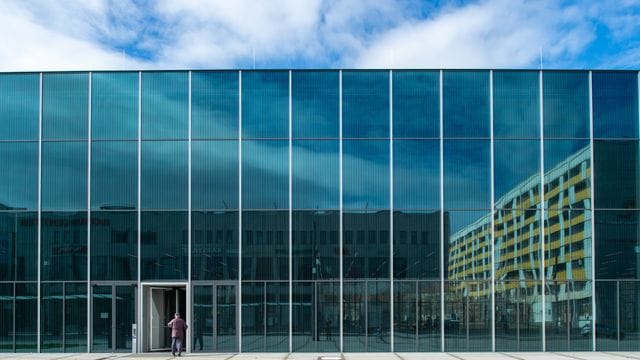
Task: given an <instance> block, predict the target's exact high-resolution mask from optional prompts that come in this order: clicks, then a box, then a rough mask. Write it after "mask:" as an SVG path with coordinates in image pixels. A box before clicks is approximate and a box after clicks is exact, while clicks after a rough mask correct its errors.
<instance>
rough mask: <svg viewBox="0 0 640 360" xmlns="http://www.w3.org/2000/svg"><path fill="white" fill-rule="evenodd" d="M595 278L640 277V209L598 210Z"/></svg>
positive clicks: (596, 215)
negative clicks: (639, 250)
mask: <svg viewBox="0 0 640 360" xmlns="http://www.w3.org/2000/svg"><path fill="white" fill-rule="evenodd" d="M594 216H595V218H594V221H595V242H596V243H595V246H596V247H595V251H596V255H597V256H596V257H595V259H596V279H636V280H637V279H640V266H638V262H639V260H640V259H639V258H638V256H639V254H638V249H640V227H638V224H639V223H640V212H639V211H637V210H596V211H595V214H594Z"/></svg>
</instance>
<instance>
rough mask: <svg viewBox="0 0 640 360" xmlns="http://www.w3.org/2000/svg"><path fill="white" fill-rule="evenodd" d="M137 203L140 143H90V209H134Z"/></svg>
mask: <svg viewBox="0 0 640 360" xmlns="http://www.w3.org/2000/svg"><path fill="white" fill-rule="evenodd" d="M137 204H138V144H137V143H136V142H133V141H117V142H116V141H109V142H107V141H100V142H98V141H94V142H92V143H91V210H98V209H102V210H108V209H135V208H136V207H137Z"/></svg>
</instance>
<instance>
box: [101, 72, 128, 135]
mask: <svg viewBox="0 0 640 360" xmlns="http://www.w3.org/2000/svg"><path fill="white" fill-rule="evenodd" d="M91 138H92V139H94V140H96V139H127V140H133V139H137V138H138V73H137V72H113V73H107V72H105V73H100V72H98V73H92V74H91Z"/></svg>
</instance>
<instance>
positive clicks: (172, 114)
mask: <svg viewBox="0 0 640 360" xmlns="http://www.w3.org/2000/svg"><path fill="white" fill-rule="evenodd" d="M188 130H189V73H187V72H185V71H171V72H146V71H145V72H142V138H143V139H187V138H188V136H189V132H188Z"/></svg>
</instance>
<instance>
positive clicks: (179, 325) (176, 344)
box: [167, 313, 188, 356]
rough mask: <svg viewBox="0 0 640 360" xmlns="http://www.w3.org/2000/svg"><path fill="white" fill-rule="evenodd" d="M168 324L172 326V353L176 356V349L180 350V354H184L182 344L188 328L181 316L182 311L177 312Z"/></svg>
mask: <svg viewBox="0 0 640 360" xmlns="http://www.w3.org/2000/svg"><path fill="white" fill-rule="evenodd" d="M167 326H168V327H170V328H171V354H172V355H173V356H176V351H178V356H182V344H183V343H184V335H185V332H186V331H187V328H188V326H187V323H186V322H185V321H184V320H182V319H181V318H180V313H176V314H175V317H174V318H173V320H171V321H169V323H168V324H167Z"/></svg>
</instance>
